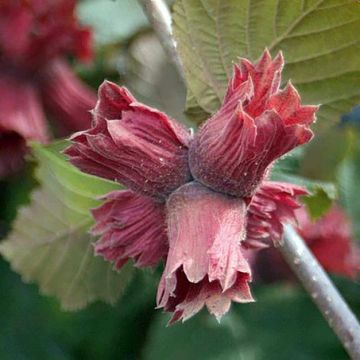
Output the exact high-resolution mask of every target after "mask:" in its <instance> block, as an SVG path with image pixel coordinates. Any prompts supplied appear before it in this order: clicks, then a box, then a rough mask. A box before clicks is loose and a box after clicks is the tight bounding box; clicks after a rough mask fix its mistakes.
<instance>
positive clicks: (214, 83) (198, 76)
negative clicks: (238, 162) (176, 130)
mask: <svg viewBox="0 0 360 360" xmlns="http://www.w3.org/2000/svg"><path fill="white" fill-rule="evenodd" d="M173 10H174V14H173V19H174V34H175V37H176V40H177V44H178V49H179V54H180V56H181V59H182V61H183V64H184V70H185V76H186V79H187V85H188V97H187V109H188V112H189V113H190V114H193V113H196V114H197V118H199V113H200V114H201V113H202V117H201V119H202V120H204V119H205V118H206V116H207V114H209V113H213V112H214V111H216V110H217V109H218V108H219V106H220V103H221V101H222V99H223V96H224V93H225V89H226V87H227V82H228V79H229V78H230V76H231V73H232V64H233V62H237V61H238V57H245V58H248V59H251V60H252V61H255V60H256V59H258V58H259V56H260V54H261V53H262V52H263V50H264V48H265V47H267V48H268V49H269V50H270V52H271V53H272V55H275V54H276V53H277V52H278V51H279V50H282V51H283V52H284V56H285V61H286V66H285V69H284V73H283V74H284V76H283V81H284V83H285V82H286V81H288V80H289V79H291V81H292V83H293V84H294V85H295V86H296V88H297V89H298V90H299V91H300V94H301V95H302V98H303V102H304V104H322V106H321V110H320V111H319V113H318V119H319V120H321V121H320V122H319V125H318V126H317V127H318V129H319V130H320V129H322V128H323V127H324V128H325V127H328V126H329V124H333V123H334V122H337V121H339V119H340V116H341V115H342V114H344V113H346V112H348V111H349V110H350V109H351V108H352V107H353V106H354V105H356V104H358V103H359V102H360V57H359V50H360V38H359V33H360V4H359V3H358V2H356V1H353V0H293V1H288V0H258V1H251V0H227V1H222V0H177V1H176V2H175V5H174V8H173Z"/></svg>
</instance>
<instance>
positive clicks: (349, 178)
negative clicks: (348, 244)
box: [338, 136, 360, 239]
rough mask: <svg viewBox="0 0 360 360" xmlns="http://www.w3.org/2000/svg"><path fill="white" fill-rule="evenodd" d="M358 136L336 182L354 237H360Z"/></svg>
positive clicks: (359, 138)
mask: <svg viewBox="0 0 360 360" xmlns="http://www.w3.org/2000/svg"><path fill="white" fill-rule="evenodd" d="M359 178H360V137H359V136H358V138H357V143H354V144H353V149H352V151H351V154H349V156H348V157H347V158H346V159H345V161H344V162H343V163H342V164H341V165H340V167H339V171H338V183H339V189H340V199H341V202H342V205H343V206H344V207H345V209H346V211H347V213H348V214H349V216H350V218H351V220H352V224H353V227H354V233H355V234H354V235H355V238H356V239H360V197H359Z"/></svg>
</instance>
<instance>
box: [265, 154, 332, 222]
mask: <svg viewBox="0 0 360 360" xmlns="http://www.w3.org/2000/svg"><path fill="white" fill-rule="evenodd" d="M299 160H300V159H299V151H296V152H295V154H292V153H291V154H290V155H289V156H286V157H285V158H284V159H282V160H279V161H277V162H276V163H275V166H274V167H273V169H272V172H271V179H272V180H274V181H284V182H288V183H292V184H296V185H300V186H303V187H305V188H306V189H307V190H308V191H309V195H307V196H304V197H303V198H302V201H303V202H304V203H305V205H306V207H307V208H308V210H309V213H310V215H311V217H312V218H313V219H314V220H315V219H317V218H319V217H321V216H322V215H323V214H325V213H326V212H327V211H328V210H329V209H330V207H331V205H332V203H333V201H334V200H336V199H337V197H338V192H337V189H336V186H335V184H333V183H331V182H325V181H319V180H312V179H308V178H306V177H303V176H299V175H295V173H296V172H297V170H298V167H299Z"/></svg>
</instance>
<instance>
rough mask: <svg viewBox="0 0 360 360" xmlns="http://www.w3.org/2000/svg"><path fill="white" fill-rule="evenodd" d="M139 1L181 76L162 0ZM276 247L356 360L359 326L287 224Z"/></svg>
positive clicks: (359, 356)
mask: <svg viewBox="0 0 360 360" xmlns="http://www.w3.org/2000/svg"><path fill="white" fill-rule="evenodd" d="M139 2H140V3H141V4H142V6H143V8H144V11H145V14H146V15H147V17H148V18H149V20H150V23H151V24H152V26H153V28H154V30H155V32H156V34H157V35H158V37H159V39H160V41H161V43H162V45H163V46H164V48H165V49H166V51H167V53H168V56H169V58H170V59H171V61H172V62H173V63H174V64H175V65H176V67H177V68H178V69H179V73H180V74H181V75H182V76H183V69H182V66H181V62H180V60H179V57H178V54H177V52H176V44H175V42H174V39H173V37H172V30H171V16H170V12H169V10H168V8H167V5H166V4H165V2H164V1H163V0H139ZM279 250H280V252H281V253H282V255H283V257H284V258H285V259H286V261H287V262H288V263H289V265H290V266H291V268H292V269H293V271H294V273H295V274H296V276H297V277H298V278H299V280H300V281H301V283H302V284H303V286H304V288H305V289H306V290H307V291H308V292H309V294H310V295H311V297H312V299H313V301H314V302H315V303H316V305H317V306H318V308H319V309H320V311H321V313H322V314H323V315H324V317H325V319H326V320H327V322H328V324H329V326H330V327H331V328H332V329H333V330H334V332H335V333H336V334H337V336H338V337H339V339H340V341H341V342H342V344H343V345H344V347H345V349H346V350H347V352H348V353H349V355H350V356H351V357H352V359H354V360H360V325H359V323H358V321H357V319H356V317H355V316H354V314H353V313H352V311H351V310H350V308H349V307H348V305H347V304H346V302H345V300H344V299H343V298H342V296H341V295H340V294H339V292H338V291H337V289H336V288H335V286H334V284H333V283H332V282H331V280H330V279H329V277H328V276H327V275H326V273H325V271H324V270H323V268H322V267H321V265H320V264H319V263H318V261H317V260H316V259H315V258H314V256H313V255H312V253H311V252H310V250H309V249H308V247H307V246H306V245H305V243H304V241H303V240H302V239H301V237H300V236H299V235H298V234H297V233H296V231H295V230H294V229H293V228H292V227H291V226H290V225H286V227H285V237H284V240H283V242H282V243H281V245H280V246H279Z"/></svg>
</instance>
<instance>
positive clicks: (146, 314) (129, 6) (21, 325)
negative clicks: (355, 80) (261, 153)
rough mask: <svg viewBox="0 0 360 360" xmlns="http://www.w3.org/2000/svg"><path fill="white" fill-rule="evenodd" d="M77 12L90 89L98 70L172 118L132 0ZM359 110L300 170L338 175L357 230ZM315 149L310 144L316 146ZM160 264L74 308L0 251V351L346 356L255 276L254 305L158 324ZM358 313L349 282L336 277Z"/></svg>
mask: <svg viewBox="0 0 360 360" xmlns="http://www.w3.org/2000/svg"><path fill="white" fill-rule="evenodd" d="M78 14H79V16H80V18H81V19H82V21H83V22H84V23H86V24H89V25H91V26H93V28H94V31H95V40H96V45H97V56H96V60H95V63H94V65H93V66H92V67H89V66H83V65H81V66H80V65H76V69H77V71H78V73H79V75H80V76H81V77H82V78H83V79H84V80H85V81H87V82H88V83H89V84H91V85H92V86H93V87H94V88H96V87H97V86H98V85H99V84H100V83H101V82H102V80H103V79H104V78H108V79H112V80H114V81H116V82H118V83H122V84H126V86H128V87H129V88H130V89H131V90H132V91H133V92H134V94H135V95H136V96H137V97H138V98H139V99H140V100H142V101H144V102H146V103H147V104H149V105H153V106H156V107H158V108H160V109H162V110H164V111H166V112H167V113H169V114H170V115H172V116H173V117H176V118H177V119H179V120H182V121H188V119H187V118H186V117H185V116H184V115H183V107H184V102H185V89H184V86H183V84H182V82H181V80H180V78H179V76H178V75H177V73H176V71H175V69H174V68H173V67H172V65H171V64H169V62H168V61H167V59H166V56H165V53H164V51H163V50H162V48H161V46H160V44H159V43H158V41H157V39H156V37H155V36H154V34H153V33H152V32H151V30H150V28H149V26H148V23H147V20H146V18H145V16H144V15H143V13H142V11H141V8H140V7H139V5H138V4H137V2H136V1H134V0H118V1H109V0H84V1H81V2H80V3H79V6H78ZM359 124H360V114H359V111H358V110H355V111H354V112H352V113H351V114H349V115H346V116H345V117H344V119H343V124H342V125H341V122H340V119H339V123H338V124H336V125H335V126H333V127H332V128H330V129H329V130H328V132H327V133H326V134H325V135H323V136H321V137H319V139H317V140H316V141H315V142H314V143H313V145H312V148H311V149H312V150H311V151H310V150H309V151H308V153H306V154H305V157H304V160H303V162H302V166H301V173H302V174H303V175H306V176H308V177H311V178H316V179H320V180H324V181H337V182H338V183H339V185H340V187H339V188H340V195H341V201H342V202H343V204H344V206H345V208H346V210H347V211H348V213H349V215H350V216H351V217H352V219H353V220H354V230H355V233H356V236H357V238H360V230H359V229H360V196H359V194H358V188H359V182H358V179H359V177H360V145H359V144H360V132H359V129H358V126H359ZM314 149H315V150H314ZM33 167H34V165H33V164H32V163H29V164H28V166H27V168H26V169H24V171H23V172H22V173H21V174H18V175H16V176H14V177H12V178H9V179H7V180H3V181H1V182H0V235H1V236H2V237H4V236H5V234H6V233H7V232H8V231H9V229H10V228H11V223H12V221H13V219H14V217H15V215H16V209H17V208H18V207H19V206H20V205H21V204H24V203H26V202H27V201H28V199H29V192H30V191H31V189H33V188H34V187H35V186H36V182H35V180H34V179H33V176H32V175H33ZM158 278H159V277H158V272H157V271H154V272H150V271H148V272H140V271H137V273H136V274H135V276H134V278H133V280H132V281H131V283H130V285H129V286H128V288H127V289H126V291H125V294H124V296H123V297H122V298H121V300H120V301H119V302H118V303H117V304H116V306H114V307H112V306H110V305H105V304H102V303H95V304H93V305H91V306H89V307H88V308H87V309H85V310H82V311H79V312H77V313H70V312H63V311H61V310H60V307H59V304H58V302H57V301H56V300H55V299H52V298H49V297H45V296H42V295H40V294H39V292H38V288H37V286H36V285H28V284H24V283H23V282H22V281H21V279H20V276H19V275H17V274H15V273H14V272H12V271H11V270H10V268H9V265H8V264H7V263H6V262H5V261H4V260H0V294H1V295H0V308H1V312H0V360H14V359H16V360H23V359H24V360H28V359H29V360H33V359H34V360H39V359H41V360H42V359H46V360H47V359H49V360H57V359H59V360H60V359H64V360H65V359H66V360H70V359H81V360H87V359H89V360H90V359H91V360H92V359H94V360H95V359H101V360H107V359H109V360H110V359H112V360H113V359H121V360H123V359H124V360H132V359H144V360H155V359H161V360H162V359H172V360H178V359H179V360H180V359H199V360H202V359H204V360H205V359H217V360H218V359H219V360H220V359H221V360H222V359H224V360H231V359H244V360H285V359H291V360H312V359H314V360H315V359H316V360H318V359H324V360H328V359H332V360H341V359H347V358H348V357H347V355H346V354H345V352H344V350H343V349H342V347H341V345H340V343H339V342H338V340H337V339H336V337H335V335H334V334H333V333H332V331H331V330H330V329H329V328H328V326H327V324H326V323H325V321H324V320H323V319H322V317H321V315H320V313H319V312H318V311H317V309H316V308H315V305H313V303H312V302H311V300H310V299H309V298H308V296H307V295H306V294H305V292H304V291H303V290H302V289H301V287H300V286H295V285H294V286H290V285H286V284H274V285H261V284H255V286H254V295H255V298H256V299H258V301H257V302H256V303H255V304H247V305H238V304H233V305H232V310H231V311H230V313H229V314H228V315H226V316H225V317H224V318H223V320H222V321H221V324H218V323H217V322H216V321H215V320H214V319H212V318H211V317H210V316H208V315H207V313H206V312H205V311H204V312H202V313H201V314H200V315H198V316H195V317H194V318H193V319H190V320H189V321H187V322H186V323H185V324H183V325H182V324H176V325H174V326H171V327H166V322H167V321H168V319H169V316H168V315H166V314H162V313H161V312H160V311H158V310H155V294H156V285H157V280H158ZM334 280H335V282H336V284H337V286H338V287H339V289H340V291H341V292H342V293H343V295H344V297H345V298H346V299H347V300H348V301H349V304H350V305H351V307H352V308H353V309H354V311H355V313H356V314H357V315H358V316H360V287H359V284H358V283H357V282H352V281H350V280H345V279H340V278H336V279H334Z"/></svg>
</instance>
